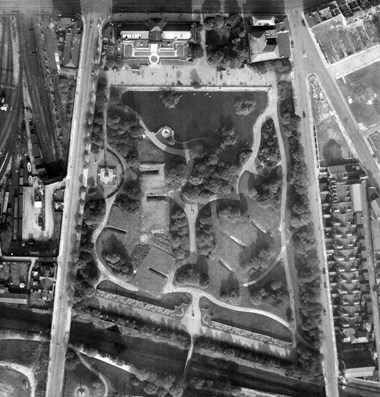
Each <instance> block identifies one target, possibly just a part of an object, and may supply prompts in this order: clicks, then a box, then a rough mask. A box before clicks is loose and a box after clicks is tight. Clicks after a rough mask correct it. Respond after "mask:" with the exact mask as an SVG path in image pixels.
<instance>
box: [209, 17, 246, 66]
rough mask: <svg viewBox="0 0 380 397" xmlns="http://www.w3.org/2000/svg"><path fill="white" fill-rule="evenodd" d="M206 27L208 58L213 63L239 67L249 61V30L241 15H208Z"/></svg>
mask: <svg viewBox="0 0 380 397" xmlns="http://www.w3.org/2000/svg"><path fill="white" fill-rule="evenodd" d="M204 28H205V29H206V31H207V32H206V48H207V60H208V62H209V63H210V64H211V65H215V66H221V67H230V68H238V67H241V66H242V64H244V63H246V62H247V58H248V41H247V32H246V31H245V27H244V21H243V19H242V17H241V16H240V15H238V14H233V15H230V16H229V17H223V16H222V15H216V16H215V17H207V18H205V20H204Z"/></svg>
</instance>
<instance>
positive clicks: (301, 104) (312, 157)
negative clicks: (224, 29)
mask: <svg viewBox="0 0 380 397" xmlns="http://www.w3.org/2000/svg"><path fill="white" fill-rule="evenodd" d="M295 1H297V0H295ZM295 1H294V0H292V1H290V0H288V3H292V4H291V5H292V8H291V9H289V10H288V17H289V25H290V28H291V37H292V40H293V42H294V48H293V66H294V84H293V85H294V90H295V100H296V112H297V113H298V114H299V115H302V112H303V111H304V112H305V113H306V118H302V119H301V129H302V131H304V134H302V137H303V145H304V148H305V158H306V159H308V160H309V164H307V165H308V166H310V165H311V167H310V168H309V178H310V186H309V197H310V204H311V205H310V207H311V208H310V209H311V212H312V220H313V222H314V226H315V234H316V241H317V244H318V254H319V259H320V263H321V273H322V268H323V267H324V266H327V264H326V260H325V255H324V250H323V248H324V246H323V245H324V239H323V228H322V225H321V221H320V220H321V214H320V211H321V206H320V198H319V188H318V176H317V174H318V171H317V162H316V154H315V149H314V148H315V146H314V134H313V128H312V123H311V122H309V120H312V113H311V104H310V101H309V99H310V97H309V94H308V93H309V91H308V83H307V79H308V76H309V75H310V74H311V73H317V72H318V71H322V73H323V71H324V72H325V73H324V74H327V75H328V72H327V71H326V70H325V67H324V64H323V62H322V60H321V59H320V57H319V54H318V52H317V50H316V48H315V46H314V43H313V42H312V40H311V38H310V36H309V33H308V31H307V29H306V27H304V26H303V24H302V7H301V5H302V1H301V0H298V3H299V8H298V9H297V8H295V7H294V6H295V4H294V3H295ZM305 49H307V50H306V51H307V53H308V58H305V57H304V56H303V53H304V50H305ZM330 80H331V78H330ZM322 81H323V82H324V83H325V82H326V81H328V80H326V79H323V80H322ZM321 237H322V240H321ZM327 273H328V271H327ZM322 286H323V283H322ZM322 305H323V306H324V307H325V308H326V312H327V315H326V316H323V319H322V320H323V323H322V326H323V331H324V334H325V338H323V345H322V353H323V355H324V357H325V359H324V365H323V368H324V377H325V382H326V395H327V396H328V397H335V396H338V395H339V392H338V362H337V354H336V344H335V330H334V323H333V317H332V308H331V305H330V294H329V290H328V288H323V287H322Z"/></svg>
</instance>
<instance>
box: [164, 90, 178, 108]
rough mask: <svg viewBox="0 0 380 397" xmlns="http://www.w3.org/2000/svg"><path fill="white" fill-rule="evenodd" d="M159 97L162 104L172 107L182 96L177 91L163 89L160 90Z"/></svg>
mask: <svg viewBox="0 0 380 397" xmlns="http://www.w3.org/2000/svg"><path fill="white" fill-rule="evenodd" d="M159 97H160V99H161V101H162V103H163V105H164V106H165V107H166V108H168V109H174V108H175V107H176V106H177V105H178V103H179V101H180V100H181V98H182V95H181V94H180V93H179V92H178V91H173V90H163V91H161V92H160V94H159Z"/></svg>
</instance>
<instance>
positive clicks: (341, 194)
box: [320, 165, 376, 378]
mask: <svg viewBox="0 0 380 397" xmlns="http://www.w3.org/2000/svg"><path fill="white" fill-rule="evenodd" d="M359 168H360V167H358V166H357V165H349V166H345V165H339V166H333V167H328V168H327V169H321V172H320V187H321V188H320V190H321V202H322V211H323V222H324V232H325V243H326V254H327V264H328V271H329V274H328V276H329V285H330V294H331V301H332V309H333V317H334V327H335V334H336V341H337V349H338V353H339V354H340V357H341V358H342V362H343V363H344V366H345V376H346V377H347V378H349V377H363V376H368V377H370V376H372V375H373V373H374V370H375V363H374V359H373V356H372V354H373V353H374V352H375V351H376V346H375V340H374V321H373V307H372V301H371V293H370V283H369V275H368V266H367V255H368V250H367V247H366V238H365V237H366V233H368V232H369V231H368V230H367V229H366V226H365V224H364V223H365V220H364V217H363V209H364V206H366V205H367V203H366V202H364V199H363V197H364V196H365V195H364V194H363V189H366V185H365V181H363V180H362V179H361V170H360V169H359ZM356 357H357V360H356Z"/></svg>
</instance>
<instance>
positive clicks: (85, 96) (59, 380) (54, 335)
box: [46, 14, 99, 397]
mask: <svg viewBox="0 0 380 397" xmlns="http://www.w3.org/2000/svg"><path fill="white" fill-rule="evenodd" d="M83 18H84V26H83V41H82V46H81V55H80V65H79V70H78V77H77V87H76V94H75V103H74V112H73V120H72V127H71V140H70V152H69V163H68V172H67V177H66V190H65V199H64V213H63V215H64V216H63V220H62V233H61V241H60V247H59V257H58V272H57V283H56V289H55V302H54V311H53V321H52V329H51V341H50V357H49V369H48V379H47V388H46V396H47V397H59V396H61V395H62V392H63V381H64V370H65V365H64V364H65V354H66V349H67V344H68V336H69V331H70V324H71V303H70V302H69V296H68V294H67V292H66V291H67V273H68V269H69V266H70V265H71V260H72V252H73V251H74V249H75V246H76V239H75V238H73V235H74V233H75V226H76V223H75V218H76V217H75V214H76V212H77V211H78V209H79V189H80V186H81V183H80V178H79V176H80V175H81V174H82V172H83V152H84V148H85V147H84V130H85V122H86V121H87V120H86V117H87V111H88V107H87V106H86V105H87V104H88V103H89V100H90V98H91V96H92V93H93V85H94V80H93V78H92V76H91V71H92V69H93V62H94V59H95V48H96V46H97V44H98V35H99V30H98V29H97V28H96V25H95V24H93V23H91V21H92V20H97V15H93V14H87V15H85V16H84V17H83Z"/></svg>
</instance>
